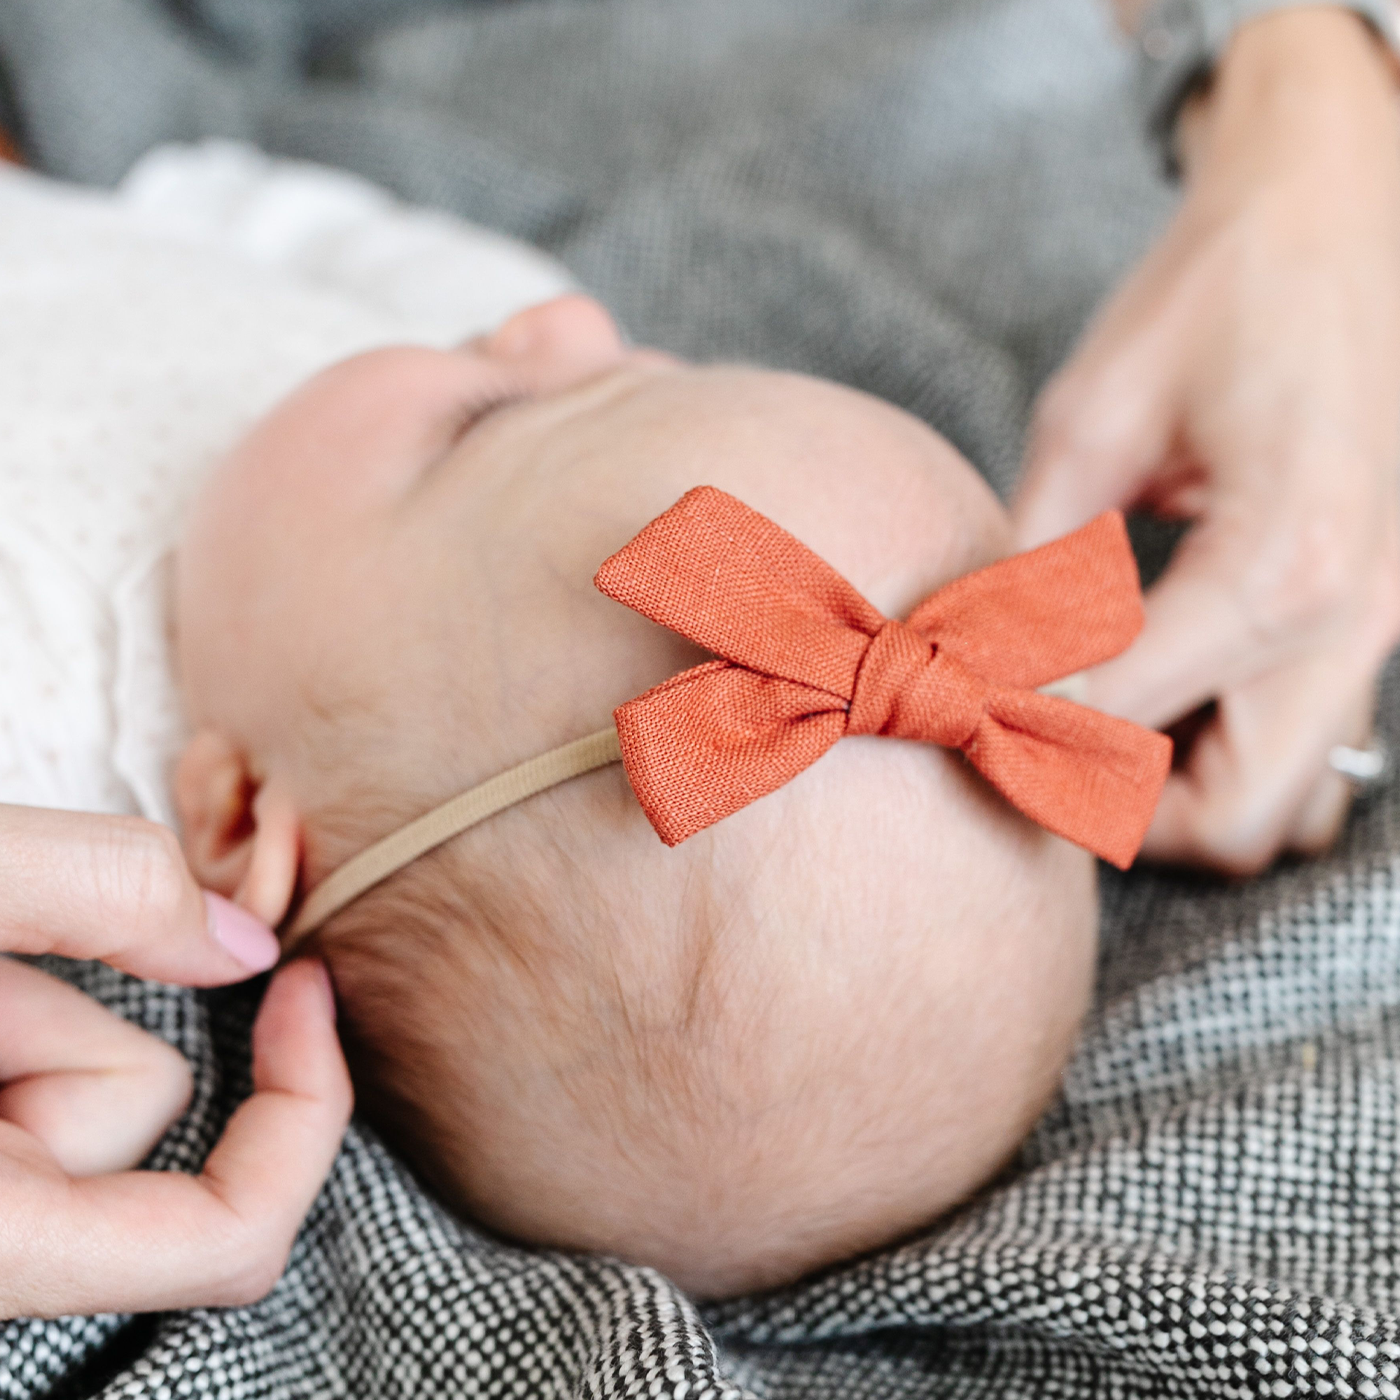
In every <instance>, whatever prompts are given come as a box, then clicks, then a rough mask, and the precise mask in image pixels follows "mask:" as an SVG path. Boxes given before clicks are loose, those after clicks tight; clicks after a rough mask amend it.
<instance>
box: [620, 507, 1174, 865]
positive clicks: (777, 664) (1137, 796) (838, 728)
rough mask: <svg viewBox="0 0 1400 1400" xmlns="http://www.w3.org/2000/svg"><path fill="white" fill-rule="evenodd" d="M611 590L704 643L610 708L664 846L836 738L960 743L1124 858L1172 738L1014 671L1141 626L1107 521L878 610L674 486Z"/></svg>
mask: <svg viewBox="0 0 1400 1400" xmlns="http://www.w3.org/2000/svg"><path fill="white" fill-rule="evenodd" d="M594 582H595V583H596V584H597V586H598V587H599V588H600V589H601V590H602V591H603V592H604V593H606V594H607V595H608V596H609V597H611V598H615V599H616V600H617V601H618V602H621V603H626V604H627V606H628V607H631V608H635V609H636V610H637V611H638V612H640V613H642V614H643V615H645V616H646V617H649V618H651V619H652V621H654V622H659V623H661V624H662V625H663V626H665V627H669V628H670V629H671V630H672V631H675V632H679V633H680V634H681V635H682V636H684V637H687V638H688V639H689V640H691V641H693V642H696V643H698V644H699V645H700V646H703V647H705V648H707V649H708V650H710V651H713V652H716V653H717V654H718V656H719V658H720V660H719V661H718V662H706V663H705V664H704V665H702V666H697V667H694V668H692V669H691V670H690V671H687V672H684V673H682V674H681V675H679V676H674V677H672V678H671V679H670V680H669V681H666V682H665V683H663V684H662V685H660V686H657V687H655V688H654V689H652V690H650V691H648V692H647V693H646V694H645V695H641V696H638V697H637V698H636V699H635V700H631V701H629V702H628V703H626V704H625V705H622V706H620V707H619V708H618V709H617V711H616V712H615V714H614V719H615V720H616V723H617V732H618V738H619V739H620V741H621V744H622V760H623V762H624V763H625V764H626V765H627V776H628V778H629V779H630V781H631V783H632V790H633V791H634V792H635V793H636V795H637V800H638V801H639V802H640V803H641V805H642V809H643V811H645V812H646V814H647V817H648V818H649V819H650V821H651V824H652V825H653V826H654V827H655V828H656V830H657V832H658V833H659V834H660V836H661V839H662V840H663V841H665V842H666V844H667V845H670V846H674V845H678V844H679V843H680V842H682V841H684V840H686V839H687V838H688V837H691V836H693V835H694V834H695V833H696V832H697V831H702V830H704V828H705V827H707V826H710V825H711V824H712V823H714V822H717V821H720V820H721V819H723V818H724V817H727V816H729V815H731V814H732V813H733V812H737V811H738V810H739V809H740V808H741V807H744V806H747V805H748V803H750V802H752V801H754V800H755V799H756V798H758V797H762V796H765V795H766V794H768V793H770V792H772V791H774V790H775V789H776V788H779V787H781V786H782V785H783V784H784V783H787V782H790V781H791V780H792V779H793V778H794V777H796V776H797V774H798V773H800V772H801V771H802V770H803V769H804V768H806V767H808V766H809V765H810V764H812V763H813V762H815V761H816V760H817V759H818V758H820V757H821V755H822V754H823V753H825V752H826V750H827V749H828V748H830V747H831V745H832V744H834V743H835V742H836V741H837V740H838V739H840V738H841V737H842V736H843V735H845V734H884V735H888V736H890V737H892V738H897V739H913V740H918V741H921V742H924V743H929V744H941V745H944V746H945V747H949V748H957V749H961V750H962V751H963V752H964V753H965V754H966V755H967V757H968V758H969V759H970V760H971V762H972V764H973V766H974V767H975V768H977V769H978V770H979V771H980V772H981V773H982V775H983V776H984V777H985V778H986V779H987V780H988V781H989V782H991V783H992V784H993V785H994V786H995V787H996V788H997V789H998V790H999V791H1000V792H1001V793H1002V794H1003V795H1004V796H1005V797H1006V798H1007V800H1008V801H1010V802H1011V803H1012V804H1013V805H1014V806H1016V807H1019V808H1020V809H1021V811H1023V812H1025V813H1026V815H1027V816H1029V817H1031V818H1032V819H1033V820H1035V821H1038V822H1039V823H1040V824H1041V825H1042V826H1045V827H1048V828H1049V829H1050V830H1051V831H1054V832H1057V833H1058V834H1059V835H1061V836H1065V837H1068V838H1069V839H1070V840H1071V841H1077V842H1078V843H1079V844H1080V845H1082V846H1087V847H1088V848H1089V849H1090V850H1092V851H1094V852H1095V853H1096V854H1098V855H1101V856H1103V857H1104V858H1105V859H1106V860H1111V861H1112V862H1113V863H1114V864H1115V865H1118V866H1120V867H1127V866H1128V865H1130V864H1131V863H1132V860H1133V857H1134V856H1135V855H1136V854H1137V851H1138V847H1139V846H1140V845H1141V843H1142V838H1143V835H1144V833H1145V832H1146V830H1147V826H1148V823H1149V822H1150V821H1151V819H1152V812H1153V809H1154V808H1155V806H1156V803H1157V797H1158V795H1159V794H1160V793H1161V790H1162V783H1163V781H1164V780H1165V778H1166V773H1167V766H1168V764H1169V763H1170V761H1171V744H1170V742H1169V741H1168V740H1167V739H1165V738H1164V737H1163V736H1162V735H1160V734H1154V733H1152V732H1150V731H1148V730H1144V729H1140V728H1138V727H1137V726H1136V725H1132V724H1128V723H1126V722H1125V721H1123V720H1121V719H1115V718H1112V717H1110V716H1108V715H1103V714H1100V713H1098V712H1097V711H1094V710H1089V709H1086V708H1084V707H1083V706H1080V705H1074V704H1070V703H1069V702H1068V701H1065V700H1061V699H1058V698H1055V697H1052V696H1046V695H1040V694H1038V693H1036V692H1035V691H1034V690H1032V689H1026V688H1024V687H1028V686H1036V685H1041V684H1044V683H1045V682H1047V681H1053V680H1058V679H1060V678H1061V677H1062V676H1065V675H1067V674H1069V673H1070V672H1073V671H1077V670H1080V669H1081V668H1084V667H1088V666H1093V665H1096V664H1097V663H1098V662H1101V661H1106V660H1107V659H1108V658H1109V657H1111V656H1116V655H1117V654H1118V653H1119V652H1120V651H1122V650H1123V649H1124V648H1125V647H1127V645H1128V644H1129V643H1130V642H1131V641H1132V640H1133V638H1134V637H1135V636H1137V634H1138V632H1139V630H1140V629H1141V627H1142V599H1141V595H1140V593H1139V590H1138V576H1137V565H1136V564H1135V562H1134V560H1133V554H1132V549H1131V548H1130V546H1129V544H1128V536H1127V531H1126V530H1125V529H1124V526H1123V520H1122V517H1121V516H1119V515H1117V514H1116V513H1109V514H1106V515H1102V516H1100V517H1099V518H1098V519H1097V520H1094V521H1092V522H1090V523H1089V524H1088V525H1086V526H1084V527H1083V528H1082V529H1080V530H1077V531H1075V532H1074V534H1072V535H1068V536H1066V537H1065V538H1064V539H1062V540H1056V541H1054V542H1053V543H1052V544H1048V545H1044V546H1042V547H1041V548H1040V549H1035V550H1031V551H1029V552H1027V553H1025V554H1020V555H1016V556H1014V557H1012V558H1010V559H1006V560H1003V561H1001V562H1000V563H996V564H993V565H991V566H990V567H988V568H985V569H979V570H978V571H976V572H975V573H972V574H968V575H967V576H966V577H964V578H961V579H958V580H956V581H955V582H954V583H952V584H951V585H949V586H948V587H947V588H944V589H940V590H939V591H938V592H936V593H934V594H933V595H932V596H931V597H929V598H926V599H925V600H924V601H923V602H922V603H920V604H919V605H918V607H916V608H915V609H914V611H913V613H912V614H911V616H910V619H909V622H908V623H902V622H895V621H891V620H889V619H888V618H885V617H883V616H882V615H881V614H880V613H879V612H877V611H876V610H875V608H873V607H872V606H871V605H870V604H869V603H868V602H867V601H866V600H865V599H864V598H862V597H861V595H860V594H859V593H857V592H856V590H855V589H854V588H852V587H851V585H850V584H849V583H847V582H846V580H845V579H843V578H842V577H841V576H840V575H839V574H838V573H837V572H836V571H835V570H834V569H832V568H831V567H830V566H829V565H827V564H826V563H825V562H824V561H823V560H821V559H820V558H818V557H817V555H815V554H814V553H813V552H812V551H811V550H809V549H808V548H807V547H806V546H805V545H803V544H801V543H800V542H799V541H798V540H796V539H795V538H794V537H793V536H792V535H790V534H788V532H787V531H786V530H784V529H782V528H781V527H780V526H778V525H776V524H775V523H774V522H773V521H771V520H769V519H767V518H766V517H765V516H762V515H760V514H758V512H757V511H754V510H751V509H750V508H749V507H748V506H746V505H744V503H743V502H742V501H739V500H736V499H735V498H734V497H733V496H731V495H729V494H728V493H727V492H724V491H720V490H717V489H716V488H715V487H713V486H701V487H697V488H696V489H695V490H693V491H688V492H687V493H686V494H685V496H683V497H682V498H681V499H680V500H679V501H678V502H677V503H676V504H675V505H674V506H672V507H671V509H670V510H668V511H666V512H665V513H664V514H663V515H660V516H658V517H657V518H656V519H655V520H653V521H652V522H651V523H650V524H649V525H647V526H646V527H645V528H644V529H643V530H642V531H641V532H640V533H639V534H638V535H637V536H636V538H635V539H633V540H632V541H631V542H630V543H629V544H627V545H625V546H624V547H623V548H622V549H620V550H619V551H618V552H617V553H616V554H614V555H613V556H612V558H610V559H608V560H607V561H606V562H605V563H604V564H603V566H602V568H600V569H599V570H598V574H597V577H596V579H595V580H594Z"/></svg>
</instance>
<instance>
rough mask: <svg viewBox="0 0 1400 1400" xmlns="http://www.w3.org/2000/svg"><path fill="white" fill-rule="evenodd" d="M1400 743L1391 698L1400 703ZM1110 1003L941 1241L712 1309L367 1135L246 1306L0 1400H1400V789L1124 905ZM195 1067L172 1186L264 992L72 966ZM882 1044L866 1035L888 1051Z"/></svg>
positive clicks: (134, 1339)
mask: <svg viewBox="0 0 1400 1400" xmlns="http://www.w3.org/2000/svg"><path fill="white" fill-rule="evenodd" d="M1385 722H1386V727H1387V729H1388V731H1389V732H1390V733H1392V734H1393V735H1395V736H1396V737H1397V738H1400V685H1397V684H1394V683H1392V684H1391V685H1390V687H1389V689H1388V695H1387V700H1386V705H1385ZM1105 897H1106V916H1107V917H1106V920H1105V924H1106V930H1107V932H1106V938H1105V944H1104V951H1103V960H1102V969H1101V981H1100V994H1099V998H1098V1004H1097V1007H1096V1010H1095V1011H1094V1013H1093V1016H1092V1018H1091V1021H1090V1023H1089V1025H1088V1027H1087V1028H1086V1032H1085V1035H1084V1040H1083V1044H1082V1046H1081V1047H1080V1050H1079V1053H1078V1054H1077V1056H1076V1057H1075V1059H1074V1061H1073V1063H1072V1064H1071V1066H1070V1068H1069V1071H1068V1073H1067V1074H1066V1077H1065V1084H1064V1093H1063V1096H1062V1098H1061V1100H1060V1101H1059V1103H1058V1104H1057V1105H1056V1106H1055V1107H1054V1109H1053V1110H1052V1111H1051V1112H1050V1113H1049V1114H1048V1116H1047V1117H1046V1118H1045V1120H1044V1121H1043V1122H1042V1123H1041V1125H1040V1126H1039V1128H1038V1129H1037V1131H1036V1133H1035V1135H1034V1136H1033V1138H1032V1139H1031V1141H1030V1142H1029V1143H1028V1144H1027V1145H1026V1148H1025V1150H1024V1151H1023V1153H1022V1154H1021V1158H1020V1160H1019V1162H1018V1163H1017V1165H1016V1166H1015V1168H1014V1170H1012V1171H1011V1172H1009V1173H1008V1175H1007V1177H1006V1178H1005V1180H1004V1181H1003V1182H1002V1183H1001V1184H1000V1185H999V1186H997V1187H996V1188H995V1189H993V1190H990V1191H989V1192H988V1193H987V1194H986V1195H985V1196H984V1197H983V1199H981V1200H979V1201H977V1202H976V1203H975V1204H973V1205H971V1206H969V1207H967V1208H966V1209H965V1210H964V1211H962V1212H961V1213H960V1214H959V1215H957V1216H956V1217H955V1218H953V1219H951V1220H948V1221H945V1222H943V1223H942V1224H940V1225H938V1226H937V1227H936V1228H934V1229H933V1230H931V1231H930V1232H929V1233H927V1234H926V1235H924V1236H921V1237H920V1238H918V1239H915V1240H912V1241H910V1242H909V1243H907V1244H905V1245H903V1246H901V1247H899V1248H897V1249H893V1250H890V1251H887V1252H885V1253H882V1254H879V1255H877V1256H875V1257H873V1258H869V1259H865V1260H862V1261H859V1262H857V1263H854V1264H850V1265H847V1266H845V1267H842V1268H838V1269H835V1270H833V1271H831V1272H830V1273H828V1274H826V1275H824V1276H822V1277H819V1278H816V1279H814V1280H812V1281H811V1282H808V1283H805V1284H802V1285H800V1286H798V1287H795V1288H792V1289H789V1290H786V1291H784V1292H781V1293H778V1294H776V1295H773V1296H769V1297H764V1298H757V1299H749V1300H744V1301H741V1302H736V1303H731V1304H727V1305H724V1306H722V1307H720V1308H717V1309H715V1310H714V1311H712V1312H710V1313H708V1314H707V1315H704V1316H702V1315H701V1314H700V1313H698V1312H697V1311H696V1309H695V1307H694V1306H693V1305H692V1304H691V1303H690V1302H689V1301H688V1300H687V1299H686V1298H684V1297H683V1296H682V1295H681V1294H680V1293H678V1292H677V1291H676V1290H675V1289H673V1288H672V1287H671V1286H670V1285H669V1284H668V1283H667V1282H666V1281H665V1280H664V1279H663V1278H661V1277H659V1276H658V1275H657V1274H655V1273H652V1272H650V1271H647V1270H642V1269H633V1268H628V1267H626V1266H624V1265H620V1264H616V1263H612V1262H609V1261H606V1260H600V1259H588V1258H571V1257H568V1256H564V1255H555V1254H541V1253H534V1252H530V1251H526V1250H520V1249H515V1248H511V1247H508V1246H505V1245H502V1244H500V1243H498V1242H496V1241H495V1240H492V1239H490V1238H488V1237H487V1236H485V1235H484V1234H482V1233H480V1232H478V1231H475V1230H473V1229H471V1228H470V1227H469V1226H467V1225H463V1224H461V1223H459V1222H458V1221H456V1220H454V1219H453V1218H451V1217H450V1216H449V1215H447V1214H446V1213H445V1212H444V1211H442V1210H441V1209H440V1208H439V1207H438V1206H436V1205H435V1204H434V1203H433V1202H432V1201H431V1200H430V1199H429V1198H428V1197H427V1196H425V1195H424V1193H423V1192H422V1191H421V1190H420V1189H419V1188H418V1187H417V1185H416V1184H415V1183H414V1182H413V1180H412V1178H411V1177H410V1176H409V1175H408V1174H407V1173H406V1172H405V1171H404V1169H403V1168H402V1167H401V1166H400V1165H399V1164H398V1163H397V1162H396V1161H395V1160H394V1159H393V1157H392V1156H391V1155H390V1154H389V1153H388V1152H386V1151H385V1149H384V1148H383V1147H382V1146H381V1145H380V1144H379V1143H378V1142H376V1141H375V1140H374V1138H373V1137H372V1136H371V1135H370V1134H369V1133H368V1132H366V1131H365V1130H364V1129H362V1128H359V1127H356V1128H355V1129H353V1130H352V1132H351V1134H350V1136H349V1138H348V1139H347V1141H346V1144H345V1148H344V1150H343V1152H342V1153H341V1155H340V1159H339V1161H338V1162H337V1164H336V1167H335V1171H334V1173H333V1175H332V1177H331V1180H330V1181H329V1182H328V1184H327V1186H326V1188H325V1190H324V1192H323V1193H322V1196H321V1198H320V1201H319V1202H318V1203H317V1206H316V1208H315V1210H314V1211H313V1212H312V1215H311V1217H310V1219H309V1220H308V1221H307V1223H306V1226H305V1228H304V1230H303V1231H302V1235H301V1238H300V1240H299V1242H298V1244H297V1246H296V1250H295V1253H294V1254H293V1257H292V1261H291V1264H290V1267H289V1268H288V1270H287V1273H286V1276H285V1277H284V1278H283V1280H282V1282H281V1283H280V1284H279V1285H278V1287H277V1288H276V1290H275V1291H274V1292H273V1293H272V1295H271V1296H270V1297H269V1298H267V1299H266V1300H265V1301H264V1302H262V1303H259V1304H257V1305H256V1306H254V1307H248V1308H238V1309H233V1310H229V1311H196V1312H191V1313H187V1314H182V1315H173V1316H169V1317H160V1318H155V1319H144V1320H136V1321H132V1320H131V1319H126V1318H116V1317H110V1318H95V1319H80V1320H69V1321H61V1322H51V1323H40V1322H16V1323H11V1324H9V1325H8V1326H6V1327H4V1328H3V1329H0V1396H3V1397H4V1400H37V1397H40V1396H52V1395H59V1396H76V1395H89V1394H93V1395H101V1396H103V1397H109V1400H166V1397H177V1396H219V1397H228V1400H234V1398H235V1397H238V1398H239V1400H264V1398H265V1397H266V1398H267V1400H271V1397H301V1396H376V1397H385V1400H398V1397H404V1400H407V1397H419V1396H435V1397H436V1396H441V1397H449V1398H451V1400H455V1398H456V1397H468V1396H481V1397H500V1400H507V1398H508V1397H529V1400H544V1397H565V1396H570V1397H572V1396H588V1397H600V1400H601V1398H602V1397H607V1400H613V1397H617V1400H621V1397H633V1396H637V1397H643V1396H645V1397H660V1396H665V1397H672V1398H673V1400H699V1397H707V1400H718V1397H721V1396H728V1397H738V1396H741V1395H742V1396H758V1397H765V1398H766V1400H797V1397H814V1398H816V1397H822V1398H824V1397H832V1400H835V1398H836V1397H840V1400H899V1397H915V1396H918V1397H931V1396H958V1397H961V1398H963V1400H974V1397H977V1398H978V1400H980V1397H988V1400H991V1397H1019V1396H1026V1397H1030V1396H1035V1397H1047V1396H1075V1397H1086V1396H1095V1397H1097V1396H1105V1397H1108V1396H1140V1395H1153V1396H1155V1395H1173V1396H1176V1395H1179V1396H1229V1397H1246V1396H1248V1397H1256V1396H1278V1397H1283V1396H1292V1395H1299V1396H1302V1395H1336V1396H1339V1397H1343V1398H1344V1400H1345V1398H1346V1397H1351V1396H1362V1397H1366V1400H1376V1397H1384V1398H1385V1400H1395V1397H1396V1396H1397V1395H1400V788H1391V789H1388V790H1386V791H1384V792H1381V793H1378V794H1376V795H1375V796H1373V797H1370V798H1368V799H1367V800H1366V801H1365V802H1363V803H1362V804H1361V806H1360V807H1359V808H1358V810H1357V812H1356V814H1355V816H1354V818H1353V820H1352V822H1351V824H1350V826H1349V828H1348V830H1347V834H1346V837H1345V839H1344V841H1343V843H1342V845H1341V847H1340V848H1339V849H1338V850H1337V852H1336V853H1335V854H1334V855H1332V856H1331V857H1329V858H1328V859H1326V860H1322V861H1317V862H1310V863H1302V864H1296V865H1290V866H1287V867H1285V868H1283V869H1280V870H1278V871H1275V872H1274V873H1273V874H1271V875H1269V876H1267V877H1266V878H1265V879H1263V880H1259V881H1254V882H1250V883H1246V884H1240V885H1223V884H1218V883H1213V882H1210V883H1207V882H1196V881H1192V880H1187V879H1181V878H1173V877H1167V876H1162V875H1144V874H1141V873H1139V874H1135V875H1131V876H1128V877H1126V878H1121V877H1117V876H1114V877H1113V878H1111V879H1110V880H1108V882H1107V884H1106V888H1105ZM75 975H76V976H77V979H78V980H79V981H80V982H81V984H82V985H84V986H85V987H87V989H88V990H90V991H91V992H93V993H94V994H95V995H97V996H100V997H101V998H102V999H103V1000H104V1001H106V1002H108V1003H109V1004H111V1005H114V1006H117V1007H119V1008H120V1009H121V1010H122V1011H123V1012H124V1013H126V1014H127V1015H129V1016H131V1017H132V1018H133V1019H134V1020H136V1021H138V1022H140V1023H141V1024H143V1025H145V1026H147V1027H148V1028H150V1029H152V1030H154V1031H157V1032H159V1033H160V1034H161V1035H164V1036H166V1037H167V1038H169V1039H170V1040H172V1041H173V1042H174V1043H175V1044H177V1045H179V1046H180V1047H181V1048H182V1049H183V1050H184V1051H185V1052H186V1053H187V1054H188V1055H189V1056H190V1058H191V1059H192V1061H193V1062H194V1063H195V1064H196V1066H197V1067H198V1079H199V1090H198V1096H197V1098H196V1102H195V1104H194V1106H193V1108H192V1109H191V1111H190V1113H189V1114H188V1116H187V1117H186V1119H185V1120H184V1121H183V1122H182V1123H181V1124H180V1126H179V1127H178V1128H177V1130H176V1131H175V1132H174V1133H173V1134H172V1135H171V1137H170V1138H169V1139H167V1141H166V1142H165V1143H164V1144H163V1145H162V1147H161V1148H160V1150H159V1153H158V1162H159V1164H160V1165H161V1166H165V1167H171V1168H179V1167H192V1166H194V1165H196V1164H197V1163H198V1161H199V1160H200V1158H201V1156H202V1154H203V1153H204V1152H205V1151H206V1150H207V1148H208V1147H209V1145H210V1143H211V1142H212V1140H213V1138H214V1136H215V1135H216V1133H217V1131H218V1129H219V1126H220V1124H221V1123H222V1122H223V1120H224V1118H225V1117H226V1115H227V1114H228V1112H229V1110H230V1108H231V1107H232V1105H233V1104H234V1103H235V1102H236V1101H237V1099H238V1097H239V1095H240V1094H241V1093H242V1092H243V1091H244V1089H245V1087H246V1085H245V1082H244V1070H243V1066H244V1064H245V1059H246V1053H245V1052H246V1044H245V1042H246V1033H247V1027H248V1024H249V1020H250V1013H251V1010H252V1007H253V993H252V992H250V991H247V990H243V991H239V990H235V991H231V992H218V993H206V994H195V993H190V992H184V991H178V990H172V989H168V988H163V987H155V986H151V985H144V984H139V983H134V982H131V981H129V980H127V979H125V978H122V977H120V976H118V975H117V974H115V973H112V972H110V971H107V970H105V969H101V968H97V969H93V968H90V967H83V968H79V969H76V970H75ZM871 1033H872V1034H877V1033H878V1030H877V1028H874V1027H872V1030H871Z"/></svg>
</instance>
